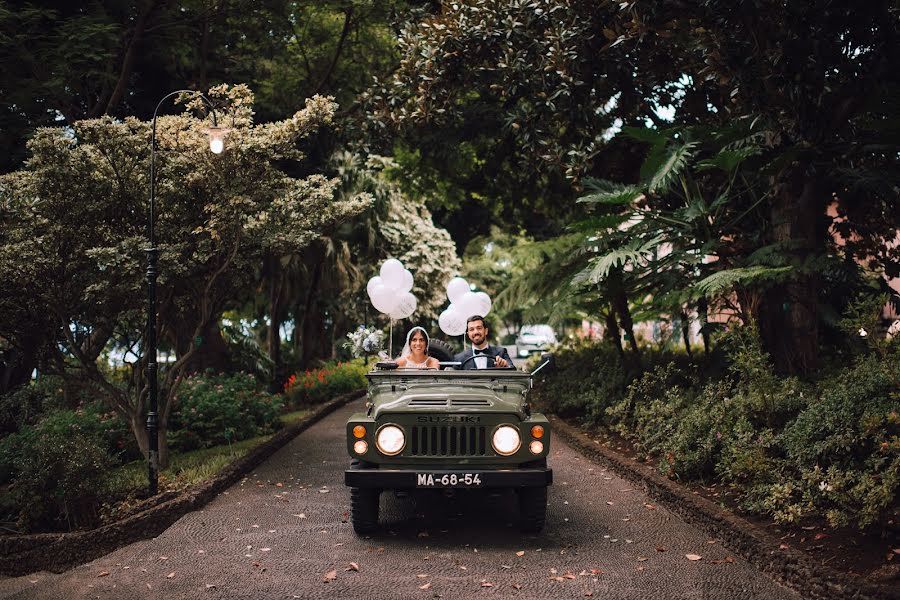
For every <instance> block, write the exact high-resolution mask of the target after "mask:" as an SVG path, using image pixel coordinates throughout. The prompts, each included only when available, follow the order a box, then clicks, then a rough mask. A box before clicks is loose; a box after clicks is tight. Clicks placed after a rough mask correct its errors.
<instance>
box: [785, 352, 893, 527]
mask: <svg viewBox="0 0 900 600" xmlns="http://www.w3.org/2000/svg"><path fill="white" fill-rule="evenodd" d="M820 390H821V395H820V398H819V400H818V401H816V402H812V403H810V405H809V406H808V407H807V408H806V409H805V410H804V411H803V412H802V413H801V414H800V415H799V416H798V417H797V419H796V420H795V421H794V422H793V423H791V424H790V426H788V427H787V428H785V430H784V433H783V434H782V437H781V442H782V444H783V446H784V449H785V452H786V454H787V458H788V459H789V461H790V462H791V464H792V466H793V467H794V470H793V471H792V473H791V474H792V476H793V478H794V483H795V490H796V492H795V494H794V495H793V496H792V498H794V499H795V501H796V502H797V503H798V504H799V505H801V506H806V507H814V508H815V510H816V511H819V512H823V513H824V514H826V516H827V517H828V519H829V521H830V522H831V523H832V524H834V525H842V524H846V523H855V524H857V525H858V526H860V527H865V526H867V525H870V524H873V523H876V522H878V521H880V520H883V519H886V518H888V517H889V516H890V515H892V513H893V512H895V511H896V509H897V490H898V486H900V417H898V413H900V351H898V348H897V347H896V345H895V347H894V349H893V352H890V353H888V354H886V355H870V356H867V357H863V358H861V359H859V360H858V361H857V362H856V363H855V364H854V365H852V366H851V367H849V368H847V369H845V370H843V371H841V372H839V373H837V374H835V376H834V377H832V378H830V379H828V380H826V381H824V382H823V383H822V385H821V386H820Z"/></svg>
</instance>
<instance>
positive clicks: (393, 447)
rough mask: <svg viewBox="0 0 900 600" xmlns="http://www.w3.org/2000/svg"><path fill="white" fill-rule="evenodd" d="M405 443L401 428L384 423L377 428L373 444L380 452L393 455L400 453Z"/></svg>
mask: <svg viewBox="0 0 900 600" xmlns="http://www.w3.org/2000/svg"><path fill="white" fill-rule="evenodd" d="M405 444H406V436H405V435H403V430H402V429H400V428H399V427H397V426H396V425H385V426H384V427H382V428H381V429H379V430H378V434H377V435H376V436H375V445H376V446H378V450H379V451H380V452H381V453H382V454H386V455H388V456H394V455H395V454H400V452H401V451H402V450H403V446H404V445H405Z"/></svg>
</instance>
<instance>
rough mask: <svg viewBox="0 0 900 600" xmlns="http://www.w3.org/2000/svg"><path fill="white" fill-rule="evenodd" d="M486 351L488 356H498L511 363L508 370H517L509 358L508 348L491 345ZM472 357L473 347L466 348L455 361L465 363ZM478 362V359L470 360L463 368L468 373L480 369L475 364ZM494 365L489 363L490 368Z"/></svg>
mask: <svg viewBox="0 0 900 600" xmlns="http://www.w3.org/2000/svg"><path fill="white" fill-rule="evenodd" d="M485 351H486V354H488V355H489V356H497V357H500V358H503V359H506V362H507V363H509V367H508V368H510V369H515V368H516V367H515V365H514V364H513V361H512V359H511V358H510V357H509V352H507V351H506V348H504V347H503V346H490V345H489V346H487V347H486V348H485ZM471 356H472V347H471V346H469V347H468V348H466V349H465V350H463V351H462V352H460V353H459V354H457V355H456V356H454V357H453V360H455V361H457V362H463V361H465V360H466V359H467V358H469V357H471ZM477 360H478V359H474V358H473V359H472V360H470V361H469V362H467V363H466V364H464V365H463V366H462V368H463V369H465V370H467V371H468V370H475V369H478V367H477V366H475V363H476V362H477ZM493 364H494V363H493V361H490V360H489V361H487V366H488V368H490V367H492V366H493Z"/></svg>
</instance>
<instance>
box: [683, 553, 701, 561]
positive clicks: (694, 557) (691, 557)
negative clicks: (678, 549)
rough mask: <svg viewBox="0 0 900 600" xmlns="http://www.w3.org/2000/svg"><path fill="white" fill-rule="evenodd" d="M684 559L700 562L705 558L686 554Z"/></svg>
mask: <svg viewBox="0 0 900 600" xmlns="http://www.w3.org/2000/svg"><path fill="white" fill-rule="evenodd" d="M684 557H685V558H686V559H688V560H700V559H701V558H703V557H702V556H700V555H699V554H685V555H684Z"/></svg>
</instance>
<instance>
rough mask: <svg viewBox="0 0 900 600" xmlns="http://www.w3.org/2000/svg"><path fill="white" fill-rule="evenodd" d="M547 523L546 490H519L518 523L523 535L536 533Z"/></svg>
mask: <svg viewBox="0 0 900 600" xmlns="http://www.w3.org/2000/svg"><path fill="white" fill-rule="evenodd" d="M546 521H547V488H546V487H536V488H522V489H520V490H519V522H520V528H521V530H522V531H523V532H524V533H537V532H539V531H540V530H541V529H543V528H544V524H545V523H546Z"/></svg>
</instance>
